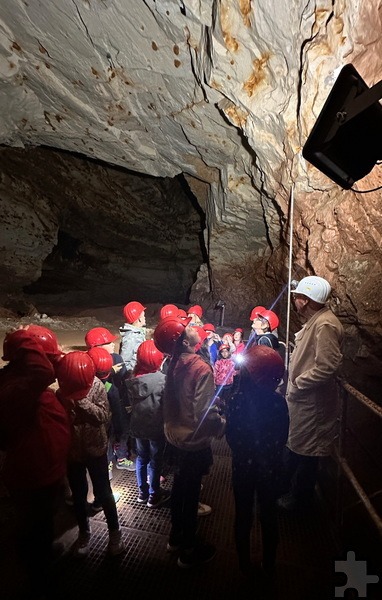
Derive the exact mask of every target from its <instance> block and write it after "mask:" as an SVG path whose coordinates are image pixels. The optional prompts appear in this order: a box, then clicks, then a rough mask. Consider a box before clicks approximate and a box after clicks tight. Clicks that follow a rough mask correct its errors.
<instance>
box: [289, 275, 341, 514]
mask: <svg viewBox="0 0 382 600" xmlns="http://www.w3.org/2000/svg"><path fill="white" fill-rule="evenodd" d="M330 293H331V287H330V284H329V283H328V282H327V281H326V279H323V278H322V277H316V276H314V275H313V276H309V277H304V278H303V279H302V280H301V281H300V282H299V284H298V286H297V288H296V289H295V290H293V291H292V294H293V297H294V303H295V306H296V309H297V312H298V313H299V315H301V316H302V317H303V318H304V320H306V323H305V324H304V325H303V327H302V329H300V331H299V332H298V333H297V334H296V340H295V343H296V346H295V349H294V351H293V353H292V357H291V361H290V365H289V373H288V387H287V392H286V399H287V403H288V409H289V417H290V427H289V437H288V442H287V449H286V454H287V458H286V463H287V471H288V479H289V483H290V489H289V493H288V494H287V496H284V497H283V498H282V499H281V500H280V502H279V503H280V506H282V507H283V508H285V509H289V510H291V509H294V508H306V507H308V506H309V505H310V504H311V503H312V501H313V498H314V488H315V484H316V480H317V471H318V462H319V457H320V456H328V455H329V454H330V450H331V445H332V442H333V440H334V437H335V433H336V422H337V416H338V413H337V406H338V404H337V389H336V380H335V377H336V373H337V371H338V369H339V367H340V365H341V363H342V352H341V345H342V340H343V335H344V331H343V327H342V325H341V323H340V321H339V320H338V319H337V317H336V316H335V315H334V314H333V312H332V311H331V310H330V308H329V307H328V306H326V305H325V303H326V301H327V299H328V297H329V295H330Z"/></svg>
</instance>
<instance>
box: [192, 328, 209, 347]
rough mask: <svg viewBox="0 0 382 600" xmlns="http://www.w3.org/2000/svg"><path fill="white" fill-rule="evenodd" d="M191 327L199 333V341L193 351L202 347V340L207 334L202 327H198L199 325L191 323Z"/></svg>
mask: <svg viewBox="0 0 382 600" xmlns="http://www.w3.org/2000/svg"><path fill="white" fill-rule="evenodd" d="M193 328H194V329H196V331H197V332H198V334H199V340H200V341H199V342H198V343H197V344H196V346H195V352H198V351H199V350H200V348H201V347H202V344H203V342H204V340H205V339H207V336H208V334H207V331H206V330H205V329H204V327H200V325H193Z"/></svg>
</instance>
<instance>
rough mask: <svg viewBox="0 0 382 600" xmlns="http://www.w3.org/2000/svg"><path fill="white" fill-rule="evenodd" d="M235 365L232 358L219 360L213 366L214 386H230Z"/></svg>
mask: <svg viewBox="0 0 382 600" xmlns="http://www.w3.org/2000/svg"><path fill="white" fill-rule="evenodd" d="M234 375H235V363H234V362H233V360H232V358H219V359H218V360H217V361H216V363H215V364H214V380H215V385H232V383H233V376H234Z"/></svg>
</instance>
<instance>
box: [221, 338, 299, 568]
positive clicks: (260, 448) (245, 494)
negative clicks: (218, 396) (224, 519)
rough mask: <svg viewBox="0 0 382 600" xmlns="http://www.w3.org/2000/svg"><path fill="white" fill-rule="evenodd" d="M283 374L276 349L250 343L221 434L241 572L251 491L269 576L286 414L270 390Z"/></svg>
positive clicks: (246, 558) (246, 563) (247, 564)
mask: <svg viewBox="0 0 382 600" xmlns="http://www.w3.org/2000/svg"><path fill="white" fill-rule="evenodd" d="M283 373H284V364H283V360H282V358H281V357H280V355H279V354H278V352H276V351H275V350H273V349H272V348H267V347H266V346H252V347H251V348H249V349H248V350H247V351H246V353H245V362H243V364H242V367H241V372H240V375H239V378H240V379H239V381H238V382H237V384H238V387H237V392H236V393H235V394H234V395H233V397H232V398H231V399H230V401H229V402H228V406H227V430H226V439H227V442H228V445H229V446H230V448H231V451H232V483H233V492H234V496H235V542H236V549H237V553H238V558H239V564H240V568H241V570H242V571H243V572H244V573H249V572H250V570H251V560H250V559H251V548H250V539H251V528H252V521H253V505H254V497H255V493H256V494H257V497H258V501H259V506H260V523H261V534H262V542H263V563H262V564H263V570H264V572H265V573H266V574H268V575H271V574H272V573H273V570H274V567H275V562H276V550H277V544H278V525H277V504H276V502H277V498H279V497H280V496H281V494H282V493H283V492H284V489H283V487H284V470H283V462H282V456H283V449H284V446H285V444H286V441H287V438H288V427H289V417H288V408H287V404H286V401H285V399H284V398H283V396H281V395H280V394H278V393H276V392H275V391H274V390H275V389H276V387H277V385H278V384H279V382H280V380H281V378H282V376H283ZM235 387H236V386H235Z"/></svg>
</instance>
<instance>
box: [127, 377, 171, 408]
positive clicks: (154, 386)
mask: <svg viewBox="0 0 382 600" xmlns="http://www.w3.org/2000/svg"><path fill="white" fill-rule="evenodd" d="M165 380H166V376H165V375H164V374H163V373H162V371H156V372H155V373H146V374H145V375H140V376H139V377H133V378H132V379H128V380H127V381H126V387H127V389H128V392H129V396H130V398H131V400H132V402H133V403H134V402H139V401H140V400H144V399H146V398H147V397H148V396H152V395H153V394H154V395H155V394H156V392H157V390H158V388H160V389H163V386H164V383H165Z"/></svg>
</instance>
